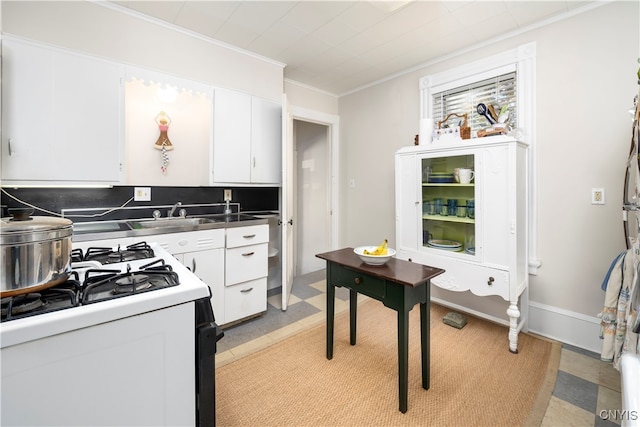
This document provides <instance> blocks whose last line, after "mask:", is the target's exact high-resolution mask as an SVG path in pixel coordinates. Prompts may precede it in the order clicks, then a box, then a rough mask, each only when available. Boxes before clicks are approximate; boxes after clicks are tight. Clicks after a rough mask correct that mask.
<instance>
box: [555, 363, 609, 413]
mask: <svg viewBox="0 0 640 427" xmlns="http://www.w3.org/2000/svg"><path fill="white" fill-rule="evenodd" d="M598 387H599V386H598V384H596V383H593V382H591V381H587V380H585V379H582V378H580V377H576V376H575V375H572V374H570V373H568V372H565V371H562V370H560V371H558V376H557V378H556V384H555V387H554V389H553V396H555V397H557V398H559V399H562V400H563V401H565V402H568V403H570V404H572V405H574V406H577V407H579V408H582V409H584V410H585V411H588V412H590V413H591V414H595V412H596V406H597V403H598Z"/></svg>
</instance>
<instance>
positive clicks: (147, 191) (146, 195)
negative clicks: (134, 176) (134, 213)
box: [133, 187, 151, 202]
mask: <svg viewBox="0 0 640 427" xmlns="http://www.w3.org/2000/svg"><path fill="white" fill-rule="evenodd" d="M133 200H134V201H135V202H150V201H151V187H135V188H134V189H133Z"/></svg>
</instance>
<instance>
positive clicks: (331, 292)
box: [326, 265, 336, 360]
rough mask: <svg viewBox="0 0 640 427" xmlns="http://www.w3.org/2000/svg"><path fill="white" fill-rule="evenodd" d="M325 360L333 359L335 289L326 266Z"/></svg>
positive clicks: (329, 266)
mask: <svg viewBox="0 0 640 427" xmlns="http://www.w3.org/2000/svg"><path fill="white" fill-rule="evenodd" d="M327 270H328V271H327V280H326V283H327V359H329V360H331V359H333V314H334V312H335V295H336V287H335V286H333V285H332V284H331V283H332V280H331V274H330V272H331V265H327Z"/></svg>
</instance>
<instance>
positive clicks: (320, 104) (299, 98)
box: [284, 80, 338, 115]
mask: <svg viewBox="0 0 640 427" xmlns="http://www.w3.org/2000/svg"><path fill="white" fill-rule="evenodd" d="M284 91H285V93H286V94H287V101H288V102H289V105H295V106H296V107H300V108H304V109H307V110H311V111H318V112H321V113H324V114H332V115H337V114H338V97H337V96H335V95H332V94H329V93H326V92H322V91H319V90H316V89H314V88H311V87H309V86H305V85H302V84H300V83H298V82H295V81H291V80H285V81H284Z"/></svg>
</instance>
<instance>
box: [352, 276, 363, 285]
mask: <svg viewBox="0 0 640 427" xmlns="http://www.w3.org/2000/svg"><path fill="white" fill-rule="evenodd" d="M353 281H354V282H356V285H359V284H360V282H362V280H361V279H360V278H359V277H356V278H355V279H353Z"/></svg>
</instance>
